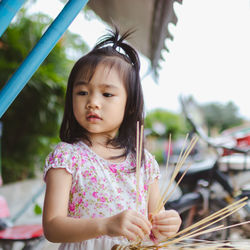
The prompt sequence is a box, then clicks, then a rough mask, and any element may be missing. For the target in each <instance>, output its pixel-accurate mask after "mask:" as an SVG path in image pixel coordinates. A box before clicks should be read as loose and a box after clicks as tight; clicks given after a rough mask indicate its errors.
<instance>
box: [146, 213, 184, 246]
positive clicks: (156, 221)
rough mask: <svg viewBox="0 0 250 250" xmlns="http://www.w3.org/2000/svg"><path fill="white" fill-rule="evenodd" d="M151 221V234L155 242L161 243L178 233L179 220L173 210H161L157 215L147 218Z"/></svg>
mask: <svg viewBox="0 0 250 250" xmlns="http://www.w3.org/2000/svg"><path fill="white" fill-rule="evenodd" d="M149 218H150V220H151V221H152V226H153V228H152V233H153V236H154V238H155V240H156V242H157V241H161V240H163V239H166V238H167V237H170V236H172V235H174V234H175V233H177V232H178V230H179V228H180V225H181V218H180V216H179V214H178V213H177V212H176V211H175V210H162V211H160V212H159V213H158V214H156V215H154V216H152V215H150V216H149Z"/></svg>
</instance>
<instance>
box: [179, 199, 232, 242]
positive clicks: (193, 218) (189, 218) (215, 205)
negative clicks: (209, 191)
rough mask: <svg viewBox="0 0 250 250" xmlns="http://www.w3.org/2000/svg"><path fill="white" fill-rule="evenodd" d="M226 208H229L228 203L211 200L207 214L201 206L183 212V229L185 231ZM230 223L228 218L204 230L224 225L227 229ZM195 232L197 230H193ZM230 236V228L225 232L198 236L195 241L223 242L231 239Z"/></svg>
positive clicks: (220, 231)
mask: <svg viewBox="0 0 250 250" xmlns="http://www.w3.org/2000/svg"><path fill="white" fill-rule="evenodd" d="M226 206H227V204H226V202H224V201H222V200H217V199H211V200H210V202H209V209H208V211H206V212H202V207H200V206H193V207H192V208H190V209H189V210H187V211H185V212H183V213H182V214H181V215H180V216H181V218H182V226H181V229H185V228H187V227H188V226H190V225H193V224H195V223H196V222H198V221H200V220H202V219H204V218H206V217H208V216H209V215H211V214H213V213H215V212H217V211H219V210H220V209H222V208H224V207H226ZM201 212H202V213H201ZM229 223H230V220H229V218H228V217H226V218H224V219H222V220H220V221H218V222H216V223H214V224H213V225H211V226H209V227H207V228H204V230H206V229H209V228H212V227H216V226H219V225H224V226H225V227H226V226H229ZM207 224H208V223H207ZM194 230H195V229H193V230H192V231H194ZM229 235H230V230H229V228H227V229H224V230H218V231H213V232H210V233H206V234H202V235H199V236H196V237H195V239H199V240H212V241H221V240H227V239H228V238H229Z"/></svg>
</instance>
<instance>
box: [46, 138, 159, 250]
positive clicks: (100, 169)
mask: <svg viewBox="0 0 250 250" xmlns="http://www.w3.org/2000/svg"><path fill="white" fill-rule="evenodd" d="M135 166H136V159H135V157H134V155H133V154H129V155H128V156H127V157H126V159H125V160H124V161H123V162H121V163H112V162H110V161H108V160H105V159H103V158H101V157H100V156H98V155H97V154H96V153H95V152H94V151H92V150H91V149H90V148H89V147H88V146H87V145H86V144H85V143H83V142H81V141H79V142H77V143H73V144H69V143H65V142H60V143H58V144H57V145H56V147H55V148H54V150H53V151H52V152H51V153H50V154H49V155H48V157H47V158H46V163H45V168H44V180H45V177H46V173H47V171H48V170H49V169H50V168H64V169H65V170H66V171H67V172H69V173H70V174H71V175H72V186H71V190H70V198H69V205H68V216H69V217H73V218H98V217H109V216H112V215H115V214H118V213H120V212H122V211H124V210H126V209H134V210H136V173H135V171H134V169H135ZM159 175H160V171H159V166H158V164H157V162H156V161H155V159H154V157H153V156H152V155H151V154H150V153H149V152H148V151H147V150H145V162H144V164H143V166H142V167H141V168H140V185H139V191H140V193H139V205H138V211H139V212H140V213H142V214H143V215H145V216H147V195H148V193H147V190H148V185H149V184H151V183H152V182H153V181H154V179H155V178H159ZM127 243H128V242H127V240H126V239H125V238H123V237H109V236H101V237H99V238H95V239H90V240H86V241H82V242H77V243H62V244H61V245H60V247H59V249H67V250H73V249H74V250H76V249H81V250H82V249H89V250H90V249H97V250H98V249H104V250H105V249H107V250H110V249H111V248H112V246H113V245H115V244H127Z"/></svg>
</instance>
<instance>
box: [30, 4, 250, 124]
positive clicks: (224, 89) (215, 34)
mask: <svg viewBox="0 0 250 250" xmlns="http://www.w3.org/2000/svg"><path fill="white" fill-rule="evenodd" d="M28 2H29V1H28ZM52 4H53V7H52ZM62 8H63V4H62V3H60V2H59V1H57V0H53V1H50V6H49V8H48V1H45V0H37V2H36V4H35V5H34V6H33V7H29V9H30V12H38V11H42V12H44V13H46V14H48V15H50V16H52V17H53V18H55V17H56V16H57V15H58V14H59V12H60V11H61V9H62ZM174 8H175V11H176V14H177V17H178V22H177V25H176V26H175V25H172V24H171V25H169V29H170V31H171V33H172V34H173V36H174V40H173V41H171V40H168V39H167V40H166V41H165V42H166V45H167V47H168V48H169V50H170V52H169V53H168V52H165V51H164V52H163V56H164V59H165V61H162V62H161V67H162V69H161V70H160V71H159V74H160V77H159V80H158V83H155V82H154V81H153V79H152V77H151V76H150V75H146V72H147V71H148V67H149V61H148V59H147V58H145V57H144V56H142V55H141V62H142V70H141V76H142V87H143V91H144V97H145V106H146V111H150V110H152V109H155V108H163V109H166V110H169V111H172V112H180V111H181V107H180V104H179V96H180V95H184V96H188V95H192V96H193V97H194V99H195V100H196V101H197V102H198V103H200V104H206V103H210V102H218V103H221V104H226V103H227V102H229V101H232V102H233V103H234V104H235V105H236V106H237V107H238V108H239V113H240V115H241V116H243V117H245V118H246V119H248V120H249V119H250V107H249V106H250V105H249V104H250V89H249V85H250V84H249V83H250V69H249V65H250V0H186V1H185V0H184V1H183V4H178V3H176V4H175V6H174ZM106 28H108V26H107V25H106V24H104V23H103V22H101V20H100V19H99V20H98V19H96V18H85V17H84V15H83V14H82V13H80V14H79V15H78V16H77V17H76V18H75V20H74V21H73V23H72V24H71V25H70V27H69V30H70V31H72V32H74V33H77V34H80V35H81V36H82V39H83V40H84V41H85V42H86V43H87V44H88V45H89V46H90V48H91V47H92V46H93V45H94V44H95V43H96V42H97V40H98V38H99V37H100V36H102V35H103V34H105V33H106ZM145 75H146V76H145Z"/></svg>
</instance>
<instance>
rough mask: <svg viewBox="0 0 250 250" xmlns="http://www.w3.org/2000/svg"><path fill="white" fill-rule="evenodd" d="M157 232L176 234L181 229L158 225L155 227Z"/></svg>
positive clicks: (175, 226)
mask: <svg viewBox="0 0 250 250" xmlns="http://www.w3.org/2000/svg"><path fill="white" fill-rule="evenodd" d="M153 228H154V229H155V230H157V231H159V232H161V233H164V232H167V233H169V232H174V233H176V232H177V231H178V229H179V227H178V226H177V225H157V226H154V227H153Z"/></svg>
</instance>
